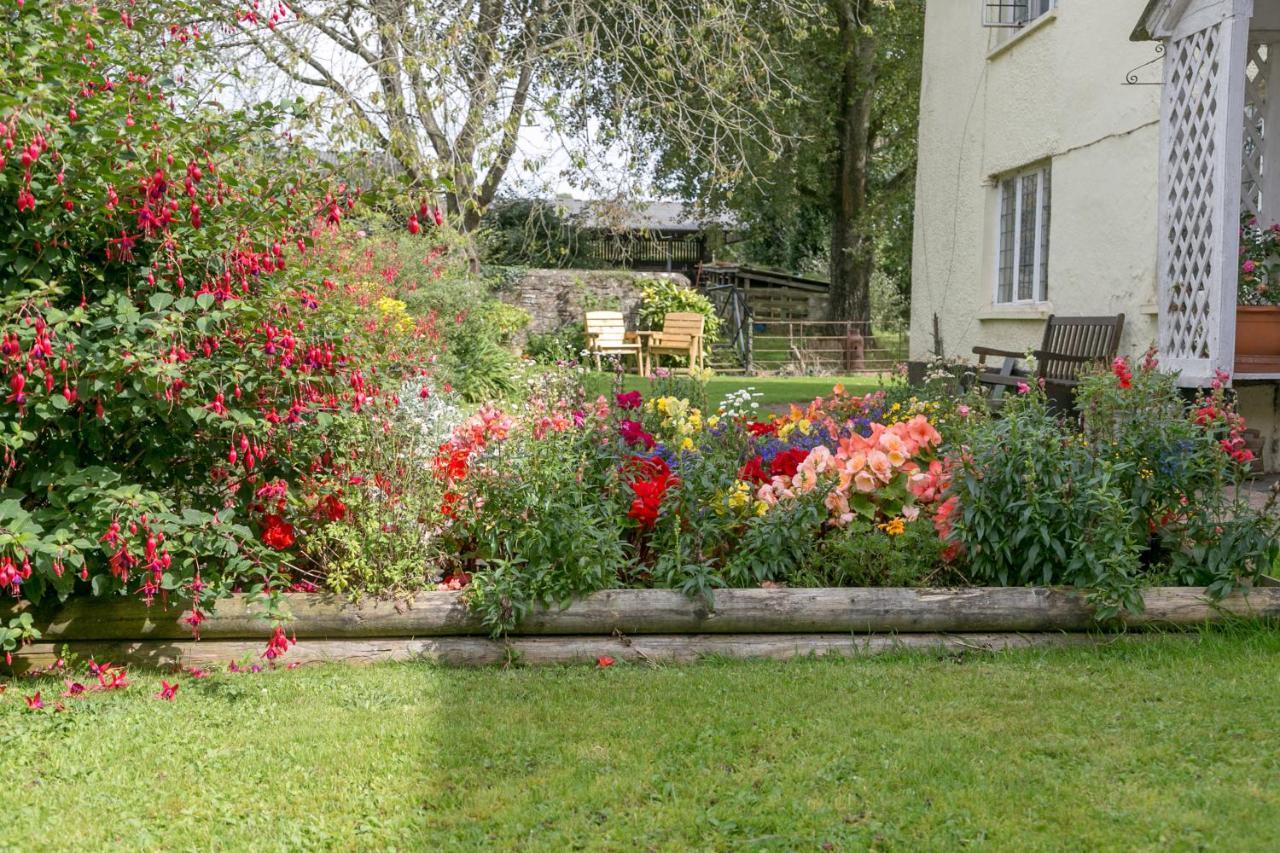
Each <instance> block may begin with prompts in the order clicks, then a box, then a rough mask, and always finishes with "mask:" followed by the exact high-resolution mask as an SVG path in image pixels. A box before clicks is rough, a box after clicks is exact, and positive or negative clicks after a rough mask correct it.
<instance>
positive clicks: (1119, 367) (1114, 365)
mask: <svg viewBox="0 0 1280 853" xmlns="http://www.w3.org/2000/svg"><path fill="white" fill-rule="evenodd" d="M1111 372H1112V373H1114V374H1115V376H1116V379H1117V380H1119V383H1120V387H1121V388H1132V387H1133V371H1131V370H1130V369H1129V360H1128V359H1126V358H1125V357H1124V356H1120V357H1119V358H1117V359H1116V360H1115V361H1113V362H1111Z"/></svg>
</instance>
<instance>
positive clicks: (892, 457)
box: [877, 431, 911, 473]
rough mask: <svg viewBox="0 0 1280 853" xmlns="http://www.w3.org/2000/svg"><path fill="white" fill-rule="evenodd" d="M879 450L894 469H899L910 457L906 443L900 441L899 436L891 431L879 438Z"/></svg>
mask: <svg viewBox="0 0 1280 853" xmlns="http://www.w3.org/2000/svg"><path fill="white" fill-rule="evenodd" d="M880 449H881V450H883V451H884V453H885V455H886V456H887V457H888V458H889V463H890V464H891V465H893V467H894V468H901V467H902V466H903V465H905V464H906V462H907V459H908V458H909V457H910V456H911V451H910V450H909V449H908V448H907V443H906V442H905V441H903V440H902V438H901V436H899V435H898V434H897V433H896V432H892V431H891V432H886V433H885V434H884V435H882V436H880ZM877 473H879V472H877Z"/></svg>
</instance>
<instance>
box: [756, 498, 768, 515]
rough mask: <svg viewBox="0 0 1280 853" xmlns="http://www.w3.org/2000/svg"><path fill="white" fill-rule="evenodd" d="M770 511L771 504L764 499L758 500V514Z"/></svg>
mask: <svg viewBox="0 0 1280 853" xmlns="http://www.w3.org/2000/svg"><path fill="white" fill-rule="evenodd" d="M768 511H769V505H768V504H767V503H765V502H764V501H756V515H764V514H765V513H766V512H768Z"/></svg>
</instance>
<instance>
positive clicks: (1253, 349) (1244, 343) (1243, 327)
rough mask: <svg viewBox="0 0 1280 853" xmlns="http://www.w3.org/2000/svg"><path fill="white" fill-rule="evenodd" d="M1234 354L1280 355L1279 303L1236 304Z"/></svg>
mask: <svg viewBox="0 0 1280 853" xmlns="http://www.w3.org/2000/svg"><path fill="white" fill-rule="evenodd" d="M1236 355H1263V356H1278V357H1280V305H1237V306H1236Z"/></svg>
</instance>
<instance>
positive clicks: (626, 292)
mask: <svg viewBox="0 0 1280 853" xmlns="http://www.w3.org/2000/svg"><path fill="white" fill-rule="evenodd" d="M654 278H663V279H670V280H672V281H678V282H680V283H681V284H683V285H685V286H686V287H688V286H689V279H688V278H687V277H685V276H683V275H681V274H680V273H658V272H632V271H630V270H529V272H527V273H526V274H525V275H524V276H523V277H521V278H519V279H516V281H515V282H514V283H513V284H511V285H510V286H509V287H506V288H504V289H503V290H502V291H501V292H499V293H498V294H497V296H498V298H499V299H501V300H502V301H503V302H506V303H507V304H508V305H515V306H518V307H520V308H523V309H524V310H526V311H528V312H529V315H530V316H531V317H532V318H533V320H532V322H530V323H529V326H528V328H527V329H525V331H524V333H523V335H521V338H520V340H518V341H517V343H519V344H521V345H523V344H524V341H525V340H527V338H528V336H529V335H531V334H542V333H545V332H550V331H554V330H555V329H558V328H560V327H561V326H563V325H565V324H567V323H574V322H579V323H580V322H582V315H583V313H584V312H586V311H621V312H622V313H623V314H624V315H625V316H626V318H627V325H628V326H629V327H631V328H635V327H636V325H637V320H638V313H639V310H640V282H641V281H642V280H645V279H654Z"/></svg>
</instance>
